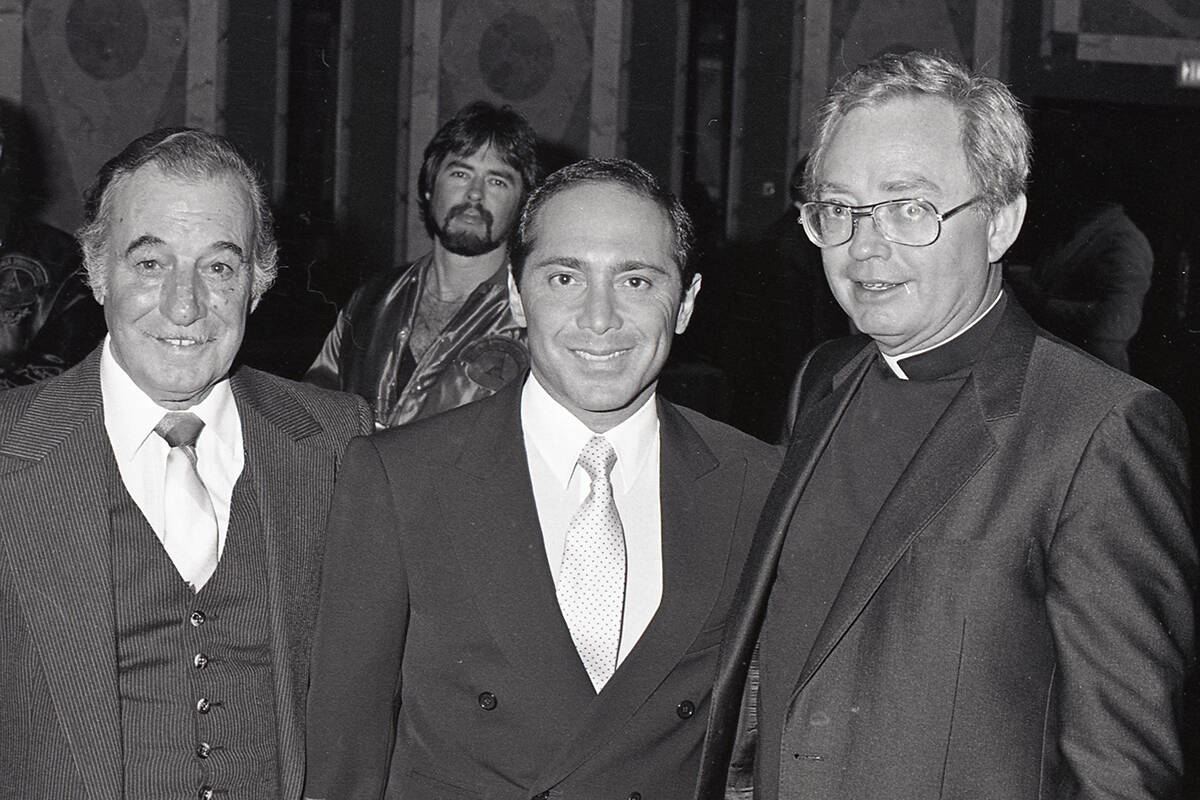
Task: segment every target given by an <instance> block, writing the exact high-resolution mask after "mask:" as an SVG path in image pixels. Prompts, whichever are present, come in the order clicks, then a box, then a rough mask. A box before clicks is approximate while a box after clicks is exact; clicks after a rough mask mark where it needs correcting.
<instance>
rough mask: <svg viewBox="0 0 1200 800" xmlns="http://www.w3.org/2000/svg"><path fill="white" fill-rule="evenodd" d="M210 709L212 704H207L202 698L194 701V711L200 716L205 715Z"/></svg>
mask: <svg viewBox="0 0 1200 800" xmlns="http://www.w3.org/2000/svg"><path fill="white" fill-rule="evenodd" d="M211 708H212V703H210V702H208V701H207V700H205V699H204V698H203V697H201V698H200V699H199V700H197V701H196V710H197V711H198V712H200V713H201V714H207V713H208V711H209V709H211Z"/></svg>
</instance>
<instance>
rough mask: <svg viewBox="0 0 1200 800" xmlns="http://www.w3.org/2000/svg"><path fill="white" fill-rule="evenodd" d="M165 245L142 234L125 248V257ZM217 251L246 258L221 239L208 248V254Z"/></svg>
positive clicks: (235, 246) (151, 235)
mask: <svg viewBox="0 0 1200 800" xmlns="http://www.w3.org/2000/svg"><path fill="white" fill-rule="evenodd" d="M165 244H166V242H164V241H163V240H162V239H160V238H159V237H157V236H155V235H154V234H151V233H143V234H142V235H141V236H139V237H137V238H136V239H134V240H133V241H132V242H130V243H129V246H128V247H126V248H125V256H126V257H127V258H128V257H129V256H131V255H133V254H134V253H135V252H136V251H138V250H140V249H141V248H143V247H158V246H161V245H165ZM219 251H228V252H231V253H233V254H234V255H236V256H237V257H238V258H240V259H243V260H245V258H246V251H244V250H242V248H241V246H240V245H238V244H235V243H234V242H227V241H225V240H223V239H222V240H220V241H216V242H213V243H212V244H211V245H209V246H208V252H210V253H212V252H219Z"/></svg>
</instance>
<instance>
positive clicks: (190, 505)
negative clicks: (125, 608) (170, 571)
mask: <svg viewBox="0 0 1200 800" xmlns="http://www.w3.org/2000/svg"><path fill="white" fill-rule="evenodd" d="M203 428H204V421H203V420H201V419H200V418H199V417H197V416H196V415H195V414H193V413H191V412H190V411H171V412H168V413H167V414H166V415H164V416H163V418H162V420H161V421H160V422H159V423H158V424H157V425H156V426H154V432H155V433H157V434H158V435H159V436H161V437H162V438H164V439H166V440H167V444H169V445H170V446H171V450H170V452H169V453H167V468H166V478H165V483H164V491H163V511H164V513H165V517H164V521H165V524H166V530H165V531H164V533H163V547H164V548H165V549H166V551H167V555H169V556H170V557H171V561H172V562H174V564H175V569H177V570H179V574H180V576H181V577H182V578H183V579H184V580H185V581H187V582H188V584H190V585H191V587H192V590H193V591H197V592H198V591H200V589H202V588H203V587H204V584H205V583H206V582H207V581H208V579H209V577H210V576H211V575H212V574H213V570H214V569H216V568H217V515H216V513H215V512H214V511H213V504H212V499H211V498H210V497H209V496H208V489H206V488H205V486H204V481H202V480H200V473H198V472H196V439H197V437H199V436H200V431H201V429H203Z"/></svg>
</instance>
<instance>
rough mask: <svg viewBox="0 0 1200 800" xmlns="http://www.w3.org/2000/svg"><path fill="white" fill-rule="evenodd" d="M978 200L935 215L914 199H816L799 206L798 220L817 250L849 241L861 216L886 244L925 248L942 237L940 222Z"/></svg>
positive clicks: (930, 207)
mask: <svg viewBox="0 0 1200 800" xmlns="http://www.w3.org/2000/svg"><path fill="white" fill-rule="evenodd" d="M978 200H979V197H978V196H976V197H972V198H971V199H970V200H968V201H967V202H965V203H963V204H962V205H957V206H955V207H954V208H952V209H950V210H949V211H947V212H946V213H945V214H939V213H938V210H937V207H936V206H934V205H933V203H931V202H929V201H928V200H922V199H920V198H915V197H914V198H906V199H904V200H884V201H883V202H882V203H876V204H875V205H871V206H848V205H845V204H843V203H830V202H826V201H823V200H818V201H813V202H809V203H803V204H801V206H800V219H801V222H802V223H803V225H804V232H805V233H807V234H808V238H809V239H810V240H811V241H812V243H813V244H815V245H816V246H817V247H837V246H838V245H839V244H845V243H846V242H848V241H850V239H852V238H853V237H854V231H855V229H856V228H857V227H858V220H859V219H860V218H861V217H870V218H871V220H872V221H873V222H874V223H875V230H877V231H879V233H880V235H881V236H883V238H885V239H887V240H888V241H889V242H895V243H896V244H906V245H908V246H909V247H928V246H929V245H931V244H933V243H934V242H936V241H937V240H938V237H939V236H941V235H942V223H943V222H945V221H946V220H948V219H950V218H951V217H953V216H954V215H955V214H957V213H958V212H960V211H962V210H963V209H964V208H966V207H967V206H969V205H971V204H972V203H975V202H976V201H978Z"/></svg>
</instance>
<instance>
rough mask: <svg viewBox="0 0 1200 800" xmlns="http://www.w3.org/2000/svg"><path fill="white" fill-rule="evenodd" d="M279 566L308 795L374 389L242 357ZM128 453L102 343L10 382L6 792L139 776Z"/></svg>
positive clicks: (256, 479) (108, 787)
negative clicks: (346, 492) (120, 519)
mask: <svg viewBox="0 0 1200 800" xmlns="http://www.w3.org/2000/svg"><path fill="white" fill-rule="evenodd" d="M232 389H233V394H234V398H235V401H236V403H237V407H238V413H239V414H240V416H241V423H242V434H243V439H244V444H245V454H246V465H245V472H244V473H243V476H242V480H246V479H249V480H251V481H253V483H252V486H253V490H254V492H255V495H256V497H257V500H258V505H259V507H260V508H261V518H260V524H261V525H262V527H263V530H264V532H265V534H266V536H265V539H266V543H267V555H268V560H269V567H268V569H269V571H268V575H267V585H266V586H264V587H263V591H266V592H268V593H269V594H270V598H271V606H270V624H271V651H272V653H271V655H272V670H273V674H274V681H275V687H274V688H275V691H274V697H273V698H271V699H272V700H273V702H274V704H275V713H276V717H277V719H278V724H279V766H280V773H281V774H280V786H281V787H282V788H283V795H284V797H285V798H288V797H291V798H294V797H299V795H300V789H301V781H302V779H303V771H304V761H303V759H304V728H303V723H304V716H303V712H304V696H305V691H306V687H307V683H308V650H309V644H310V635H311V629H312V624H313V618H314V617H315V613H316V598H317V590H318V581H319V577H320V559H321V554H322V550H323V546H324V529H325V518H326V514H327V512H328V508H329V500H330V497H331V495H332V491H333V479H334V474H335V472H336V468H337V464H338V461H339V459H340V457H341V455H342V452H343V450H344V448H345V444H346V442H347V441H348V440H349V439H350V438H351V437H352V436H354V435H355V434H358V433H363V432H365V431H367V430H369V429H370V411H369V409H368V408H367V406H366V404H365V403H364V402H363V401H362V400H361V399H359V398H354V397H351V396H349V395H342V394H338V393H333V392H327V391H324V390H320V389H314V388H312V387H307V386H302V385H301V384H298V383H294V382H292V381H287V380H284V379H282V378H277V377H274V376H272V375H268V374H266V373H262V372H258V371H256V370H253V369H249V368H241V369H239V370H237V372H235V373H234V375H233V378H232ZM116 469H117V465H116V461H115V459H114V456H113V454H112V447H111V445H110V444H109V441H108V435H107V432H106V430H105V427H104V413H103V408H102V403H101V394H100V350H99V349H97V350H95V351H94V352H93V353H92V354H91V355H90V356H89V357H88V358H87V359H85V360H84V361H83V362H82V363H81V364H80V365H79V366H77V367H75V368H73V369H71V370H68V371H67V372H65V373H63V374H62V375H60V376H58V377H55V378H52V379H50V380H48V381H45V382H42V383H40V384H35V385H33V386H29V387H22V388H20V389H14V390H11V391H8V392H5V393H3V394H0V620H2V627H0V798H6V799H7V798H23V799H24V800H30V799H31V798H46V799H47V800H49V798H56V799H57V798H63V800H65V799H66V798H96V800H100V798H105V800H107V799H108V798H119V797H121V796H122V792H123V777H122V762H123V756H122V744H121V730H120V708H119V698H118V692H117V665H116V656H115V646H114V642H115V637H116V633H115V622H114V616H113V613H114V612H113V582H112V555H111V546H110V541H109V540H110V533H109V526H108V519H109V507H110V505H111V498H110V492H111V487H112V484H111V476H112V475H113V474H114V472H115V471H116Z"/></svg>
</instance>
